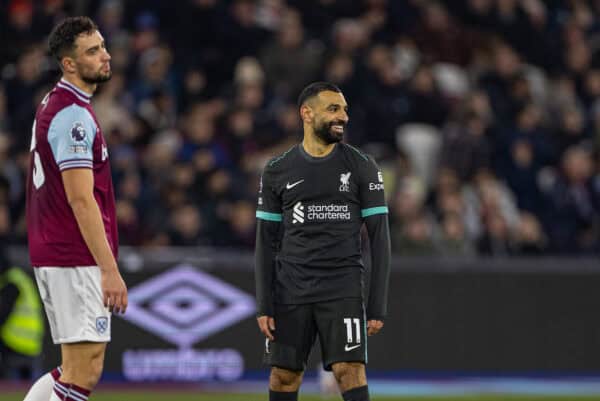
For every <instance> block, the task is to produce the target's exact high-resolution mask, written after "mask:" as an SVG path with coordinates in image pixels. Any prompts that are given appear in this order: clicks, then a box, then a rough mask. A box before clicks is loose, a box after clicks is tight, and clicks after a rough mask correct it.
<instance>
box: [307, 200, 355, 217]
mask: <svg viewBox="0 0 600 401" xmlns="http://www.w3.org/2000/svg"><path fill="white" fill-rule="evenodd" d="M306 217H307V218H308V219H309V220H350V218H351V214H350V208H349V207H348V205H336V204H333V203H331V204H329V205H309V206H308V207H307V208H306Z"/></svg>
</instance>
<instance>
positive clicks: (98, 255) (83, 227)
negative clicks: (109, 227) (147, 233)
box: [70, 197, 118, 271]
mask: <svg viewBox="0 0 600 401" xmlns="http://www.w3.org/2000/svg"><path fill="white" fill-rule="evenodd" d="M70 205H71V209H72V210H73V214H74V215H75V219H76V220H77V225H78V226H79V231H81V235H82V236H83V240H84V241H85V244H86V245H87V247H88V249H89V250H90V253H91V254H92V256H93V258H94V260H95V261H96V264H97V265H98V266H99V267H100V269H101V270H102V271H110V270H117V269H118V268H117V262H116V261H115V257H114V255H113V253H112V250H111V249H110V245H109V244H108V239H107V238H106V232H105V231H104V223H103V222H102V215H101V214H100V208H99V207H98V204H97V203H96V200H95V199H94V198H93V197H89V198H88V197H86V198H78V199H75V200H72V201H71V202H70Z"/></svg>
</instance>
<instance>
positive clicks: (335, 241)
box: [256, 143, 388, 304]
mask: <svg viewBox="0 0 600 401" xmlns="http://www.w3.org/2000/svg"><path fill="white" fill-rule="evenodd" d="M387 213H388V208H387V206H386V202H385V196H384V185H383V177H382V174H381V171H380V170H379V168H378V166H377V165H376V163H375V162H374V161H373V159H372V158H371V157H369V156H367V155H366V154H364V153H362V152H361V151H360V150H358V149H356V148H354V147H352V146H350V145H347V144H343V143H338V144H336V146H335V148H334V149H333V150H332V151H331V153H329V154H328V155H327V156H325V157H320V158H316V157H312V156H310V155H309V154H308V153H306V152H305V150H304V148H303V147H302V144H298V145H296V146H294V147H292V148H291V149H289V150H288V151H287V152H285V153H284V154H282V155H280V156H278V157H276V158H274V159H272V160H271V161H269V162H268V163H267V166H266V167H265V169H264V172H263V175H262V178H261V183H260V188H259V194H258V207H257V212H256V217H257V218H258V219H261V220H265V221H269V222H279V223H281V225H282V230H281V231H282V236H281V240H280V241H281V242H280V247H279V250H278V252H277V256H276V263H275V267H274V269H275V272H274V277H273V285H274V301H275V302H276V303H282V304H296V303H310V302H317V301H324V300H329V299H336V298H352V297H357V298H359V297H361V294H362V271H363V262H362V259H361V236H360V231H361V227H362V224H363V222H364V219H365V218H367V217H368V216H372V215H378V214H387Z"/></svg>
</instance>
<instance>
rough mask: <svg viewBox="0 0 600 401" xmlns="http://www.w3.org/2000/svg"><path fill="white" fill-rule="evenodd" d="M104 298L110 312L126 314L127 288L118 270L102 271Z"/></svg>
mask: <svg viewBox="0 0 600 401" xmlns="http://www.w3.org/2000/svg"><path fill="white" fill-rule="evenodd" d="M102 298H103V301H104V306H106V307H107V308H108V310H109V311H111V312H114V313H125V310H126V309H127V287H126V286H125V281H123V278H122V277H121V274H120V273H119V271H118V270H111V271H102Z"/></svg>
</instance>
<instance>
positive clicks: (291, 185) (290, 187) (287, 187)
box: [285, 180, 304, 189]
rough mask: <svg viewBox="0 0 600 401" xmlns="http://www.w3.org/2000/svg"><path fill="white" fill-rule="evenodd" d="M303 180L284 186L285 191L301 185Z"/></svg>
mask: <svg viewBox="0 0 600 401" xmlns="http://www.w3.org/2000/svg"><path fill="white" fill-rule="evenodd" d="M303 182H304V180H300V181H296V182H294V183H293V184H290V183H289V182H288V183H287V184H286V185H285V189H292V188H294V187H295V186H296V185H298V184H301V183H303Z"/></svg>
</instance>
